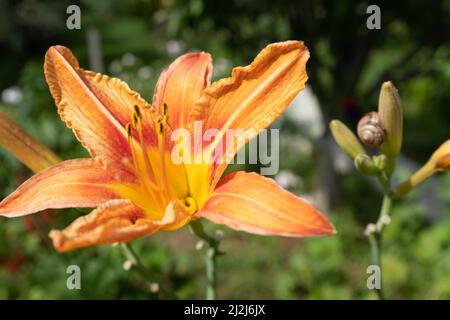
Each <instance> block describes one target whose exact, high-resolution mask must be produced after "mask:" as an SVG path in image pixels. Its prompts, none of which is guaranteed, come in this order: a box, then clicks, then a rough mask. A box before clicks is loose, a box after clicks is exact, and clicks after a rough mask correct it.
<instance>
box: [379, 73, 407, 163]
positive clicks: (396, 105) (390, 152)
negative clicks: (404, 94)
mask: <svg viewBox="0 0 450 320" xmlns="http://www.w3.org/2000/svg"><path fill="white" fill-rule="evenodd" d="M378 116H379V117H380V121H381V124H382V126H383V129H384V130H385V135H384V142H383V144H382V145H381V151H382V152H383V153H384V154H386V155H387V156H389V157H396V156H397V155H398V154H399V153H400V149H401V147H402V139H403V107H402V103H401V101H400V96H399V94H398V91H397V88H395V86H394V84H393V83H392V82H390V81H388V82H385V83H383V85H382V87H381V91H380V98H379V101H378Z"/></svg>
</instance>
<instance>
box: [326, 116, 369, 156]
mask: <svg viewBox="0 0 450 320" xmlns="http://www.w3.org/2000/svg"><path fill="white" fill-rule="evenodd" d="M330 129H331V133H332V134H333V137H334V140H336V143H337V144H338V145H339V147H341V149H342V150H343V151H344V152H345V153H346V154H348V156H349V157H350V158H352V159H354V158H355V157H356V156H357V155H358V154H361V153H362V154H365V153H366V152H365V150H364V147H363V146H362V145H361V143H360V142H359V140H358V138H357V137H356V136H355V135H354V133H353V132H352V131H351V130H350V129H349V128H348V127H347V126H346V125H345V124H343V123H342V122H341V121H339V120H333V121H331V122H330Z"/></svg>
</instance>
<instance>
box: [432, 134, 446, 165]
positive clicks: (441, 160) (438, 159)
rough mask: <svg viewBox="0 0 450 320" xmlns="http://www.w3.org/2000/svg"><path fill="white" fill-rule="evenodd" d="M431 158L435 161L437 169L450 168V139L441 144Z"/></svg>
mask: <svg viewBox="0 0 450 320" xmlns="http://www.w3.org/2000/svg"><path fill="white" fill-rule="evenodd" d="M431 158H432V159H433V160H434V161H435V167H436V169H437V170H440V171H445V170H450V139H449V140H447V141H445V142H444V143H443V144H441V146H440V147H439V148H437V150H436V151H435V152H434V153H433V155H432V156H431Z"/></svg>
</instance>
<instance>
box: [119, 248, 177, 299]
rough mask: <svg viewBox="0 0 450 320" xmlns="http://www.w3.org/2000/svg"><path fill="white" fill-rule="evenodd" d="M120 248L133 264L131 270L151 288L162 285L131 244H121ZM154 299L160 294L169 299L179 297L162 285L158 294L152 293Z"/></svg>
mask: <svg viewBox="0 0 450 320" xmlns="http://www.w3.org/2000/svg"><path fill="white" fill-rule="evenodd" d="M120 247H121V248H122V252H123V254H124V255H125V258H126V259H127V260H128V261H130V262H131V268H132V269H133V270H135V271H136V272H137V273H138V274H139V275H140V276H141V277H142V278H143V279H144V280H145V281H146V282H147V284H148V285H149V286H151V285H154V284H158V285H160V282H161V281H158V280H157V279H155V277H154V276H153V275H152V272H151V271H150V270H148V269H147V268H146V267H145V266H144V265H143V264H142V262H141V259H140V258H139V256H138V254H137V253H136V251H134V249H133V248H132V247H131V245H130V244H129V243H121V244H120ZM151 293H152V295H153V297H154V298H159V295H158V294H159V293H162V294H163V295H164V296H166V297H167V298H169V299H177V296H176V295H175V294H174V293H173V292H171V291H168V290H166V288H165V287H164V286H163V285H162V284H161V286H160V287H159V289H158V290H157V292H151Z"/></svg>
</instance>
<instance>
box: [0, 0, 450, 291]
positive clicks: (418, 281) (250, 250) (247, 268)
mask: <svg viewBox="0 0 450 320" xmlns="http://www.w3.org/2000/svg"><path fill="white" fill-rule="evenodd" d="M72 3H74V2H72V1H64V0H63V1H45V2H44V1H33V0H22V1H5V0H0V48H1V50H0V70H2V71H1V74H2V77H0V91H2V92H3V93H4V92H5V89H9V90H11V87H13V86H16V87H17V88H19V89H18V90H19V92H20V95H21V98H20V99H19V100H18V101H16V102H14V101H10V100H8V99H5V97H3V103H2V104H1V105H0V109H1V110H2V111H4V112H6V113H8V114H9V115H10V116H11V117H13V118H14V119H16V120H17V121H18V122H19V123H20V124H21V125H23V126H24V127H25V128H27V130H29V131H30V132H31V133H32V134H33V135H34V136H35V137H37V138H38V139H40V140H41V141H42V142H44V143H45V144H46V145H48V146H49V147H50V148H51V149H52V150H54V151H55V152H56V153H57V154H58V155H60V156H61V157H62V158H64V159H70V158H77V157H86V156H87V153H86V151H85V150H84V149H83V148H82V147H81V146H80V144H79V143H78V142H77V141H76V139H75V138H74V137H73V135H72V133H71V131H70V130H68V129H67V128H66V127H65V125H64V124H63V123H62V122H61V121H60V120H59V118H58V116H57V113H56V110H55V107H54V102H53V100H52V98H51V96H50V93H49V91H48V88H47V85H46V83H45V80H44V77H43V72H42V62H43V57H44V54H45V51H46V49H47V48H48V47H49V46H50V45H54V44H63V45H65V46H68V47H69V48H71V49H72V50H73V51H74V53H75V55H76V56H77V57H78V58H79V60H80V63H81V65H82V66H83V67H85V68H90V65H89V60H88V52H87V39H86V37H87V33H88V30H90V29H91V30H92V28H95V30H98V31H99V33H100V35H101V49H102V57H103V61H104V66H105V68H104V69H105V70H103V71H104V72H105V73H107V74H110V75H113V76H117V77H119V78H121V79H123V80H125V81H127V82H128V83H129V84H130V86H131V87H132V88H133V89H135V90H137V91H139V92H140V93H141V95H142V96H144V97H145V98H146V99H147V100H148V101H151V97H152V90H153V86H154V84H155V82H156V79H157V77H158V75H159V73H160V72H161V70H162V69H163V68H164V67H165V66H167V64H168V63H170V61H171V60H172V59H173V58H175V57H176V56H178V55H179V54H182V53H184V52H186V51H189V50H205V51H209V52H211V53H212V55H213V57H214V59H215V60H214V61H215V73H214V78H215V79H217V78H221V77H224V76H227V75H228V74H229V72H230V69H231V67H232V66H234V65H243V64H247V63H249V62H250V61H251V59H252V58H253V57H254V56H255V55H256V54H257V53H258V52H259V50H260V49H261V48H262V47H263V46H264V45H266V44H267V43H270V42H275V41H282V40H286V39H300V40H304V41H305V43H306V44H307V46H308V47H309V48H310V51H311V60H310V62H309V63H308V73H309V76H310V80H309V84H310V85H311V86H312V88H313V90H314V92H315V93H316V94H317V96H318V99H319V102H320V104H321V108H322V112H323V114H324V121H325V123H327V122H328V121H329V120H330V119H331V118H339V119H341V120H343V121H345V122H347V123H348V124H349V125H350V126H353V128H354V127H355V124H356V121H357V119H356V118H355V113H356V114H357V115H359V114H362V113H364V112H366V111H369V110H373V109H375V108H376V104H377V98H378V90H379V87H380V84H381V83H382V82H383V81H385V80H392V81H393V82H394V83H395V84H396V85H397V87H398V88H399V90H400V93H401V96H402V99H403V102H404V106H405V117H406V119H405V135H404V136H405V141H404V154H405V155H407V156H409V157H410V158H412V159H414V160H416V161H418V162H423V161H424V160H426V159H427V157H428V156H429V155H430V154H431V152H432V151H433V150H434V148H435V147H437V146H438V145H439V144H440V143H441V142H442V141H444V140H445V139H448V138H449V137H450V126H449V124H450V108H449V105H450V93H449V90H448V88H449V86H450V59H449V57H450V42H449V38H448V32H445V30H450V21H449V20H450V19H449V17H450V1H448V0H447V1H433V2H431V1H414V2H410V1H403V2H392V1H390V2H388V1H380V4H379V5H380V7H381V12H382V29H381V30H374V31H370V30H367V28H366V26H365V20H366V17H367V15H366V13H365V9H366V8H367V6H368V4H369V3H368V2H366V1H357V2H355V1H287V0H284V1H283V0H282V1H268V0H267V1H266V0H258V1H256V0H240V1H239V0H229V1H206V0H189V1H181V0H179V1H178V0H159V1H150V0H130V1H118V0H115V1H78V2H75V3H78V4H79V5H80V7H81V12H82V29H81V30H67V28H66V25H65V19H66V18H67V15H66V8H67V6H68V5H69V4H72ZM5 100H6V101H5ZM348 101H351V104H352V106H356V107H354V108H353V109H352V110H350V111H353V113H352V112H348V111H349V109H348ZM283 136H285V138H283ZM302 139H303V140H305V141H306V142H307V143H309V144H310V145H314V141H311V139H310V137H307V136H305V135H304V134H303V131H302V128H301V127H298V126H297V127H296V126H295V124H294V125H292V124H291V125H285V126H284V127H283V128H282V131H281V143H282V149H281V151H282V153H281V169H283V170H290V171H292V172H294V173H295V174H296V175H298V176H300V177H302V183H300V184H298V185H297V187H295V188H293V191H295V192H296V193H298V194H309V193H311V192H312V190H313V189H314V188H315V181H316V178H317V175H318V174H319V173H318V172H317V163H316V161H315V152H317V150H314V148H313V149H312V150H310V149H308V148H298V149H296V148H293V145H292V144H289V143H286V141H287V140H293V141H301V140H302ZM303 140H302V141H303ZM299 159H301V160H299ZM29 175H30V172H28V171H27V170H26V169H25V168H24V167H23V166H22V165H21V164H20V163H18V162H17V161H16V160H15V159H14V158H13V157H12V156H11V155H9V154H8V153H6V152H5V151H4V150H0V196H2V197H3V196H6V195H7V194H9V193H10V192H11V191H13V190H14V189H15V188H16V187H17V186H18V184H19V183H20V182H22V181H23V180H24V179H25V178H26V177H28V176H29ZM333 188H334V190H335V191H336V193H337V195H338V197H337V198H338V201H337V202H336V203H334V206H333V208H332V210H331V212H329V213H328V214H329V216H330V217H331V219H332V220H333V222H334V224H335V225H336V227H337V229H338V232H339V233H338V234H337V235H336V236H333V237H327V238H317V239H281V238H263V237H258V236H251V235H246V234H242V233H238V232H233V231H231V230H228V229H227V230H226V237H225V240H224V241H223V250H224V251H225V252H226V254H225V255H224V256H223V257H221V258H220V260H219V297H222V298H252V299H256V298H285V299H318V298H322V299H347V298H362V299H365V298H375V297H376V296H375V293H373V292H370V291H369V290H367V288H366V277H367V274H366V267H367V266H368V265H369V264H370V250H369V245H368V243H367V241H366V239H365V237H364V235H363V230H364V227H365V225H366V224H367V223H368V222H370V221H372V220H374V218H375V216H376V213H377V208H376V206H377V205H378V203H379V202H380V199H379V198H380V195H379V193H378V191H377V190H376V189H375V188H373V187H372V186H371V184H370V183H369V182H368V181H367V180H365V179H364V178H363V177H361V176H360V175H338V179H337V180H336V185H335V186H334V187H333ZM441 190H442V191H441V192H440V194H439V199H440V201H442V202H443V203H444V208H445V209H444V212H442V213H441V218H440V220H439V221H433V222H432V221H430V220H429V219H427V217H426V216H425V215H424V212H425V208H424V207H423V205H422V204H421V202H419V201H418V197H419V196H418V194H417V192H414V193H413V194H412V195H410V196H408V197H407V198H406V200H404V201H400V202H398V203H396V205H395V208H394V211H393V221H392V223H391V225H389V227H387V228H386V235H385V241H384V251H383V254H384V267H385V286H386V288H385V291H386V294H387V296H388V297H392V298H426V299H434V298H441V299H450V276H449V274H450V273H449V270H450V233H449V230H450V208H449V203H450V194H449V192H448V190H450V176H449V175H448V174H447V175H446V176H443V177H442V179H441ZM80 214H81V213H80V212H78V211H76V210H64V211H61V212H50V213H46V214H45V215H44V216H42V215H40V216H35V218H34V219H32V218H28V217H27V218H24V219H9V220H8V219H5V218H3V219H0V298H2V299H7V298H8V299H11V298H12V299H15V298H27V299H39V298H43V299H79V298H83V299H104V298H110V299H115V298H120V299H131V298H142V299H145V298H149V297H150V294H149V288H148V284H146V283H145V282H144V281H143V280H142V279H141V278H140V277H139V276H138V275H136V274H134V273H133V272H131V271H124V270H123V268H122V264H123V262H124V257H123V255H122V254H121V251H120V248H119V247H112V246H104V247H97V248H89V249H85V250H79V251H76V252H73V253H69V254H64V255H59V254H57V253H55V251H54V250H53V249H52V248H51V246H49V245H48V239H47V236H46V232H47V231H48V229H49V227H52V228H63V227H64V226H66V225H68V224H69V223H70V221H72V220H73V219H74V218H76V217H77V216H79V215H80ZM49 217H53V218H49ZM37 226H39V227H37ZM208 228H218V227H217V226H211V225H208ZM195 243H196V239H195V238H194V236H193V235H191V234H190V233H189V232H188V230H187V228H185V229H183V230H181V231H179V232H177V233H161V234H158V235H156V236H154V237H151V238H145V239H140V240H138V241H136V242H135V244H134V246H135V247H136V250H137V251H138V252H139V254H140V256H141V257H142V260H143V262H144V264H145V265H146V266H148V267H149V269H150V270H151V271H152V272H153V273H154V274H155V277H158V278H160V277H161V278H162V280H161V281H162V282H161V283H162V285H164V286H167V289H168V290H173V291H174V292H176V293H177V294H178V296H179V297H180V298H202V297H203V290H204V285H205V277H204V265H203V257H202V254H201V253H200V252H199V251H196V250H195ZM71 264H77V265H79V266H80V267H81V270H82V289H81V290H73V291H71V290H68V289H67V288H66V279H67V274H66V268H67V266H68V265H71Z"/></svg>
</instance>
